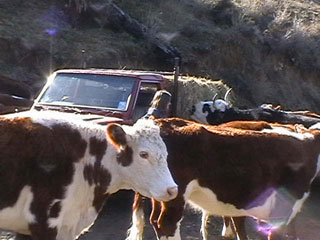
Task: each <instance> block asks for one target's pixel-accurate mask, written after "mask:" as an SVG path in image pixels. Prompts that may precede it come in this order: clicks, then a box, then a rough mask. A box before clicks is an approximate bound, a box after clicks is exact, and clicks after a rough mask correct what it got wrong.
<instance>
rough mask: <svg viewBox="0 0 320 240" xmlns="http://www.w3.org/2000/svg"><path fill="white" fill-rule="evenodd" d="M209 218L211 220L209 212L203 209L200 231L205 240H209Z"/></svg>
mask: <svg viewBox="0 0 320 240" xmlns="http://www.w3.org/2000/svg"><path fill="white" fill-rule="evenodd" d="M208 220H209V214H208V213H207V212H205V211H202V219H201V229H200V232H201V234H202V239H203V240H208V231H207V223H208Z"/></svg>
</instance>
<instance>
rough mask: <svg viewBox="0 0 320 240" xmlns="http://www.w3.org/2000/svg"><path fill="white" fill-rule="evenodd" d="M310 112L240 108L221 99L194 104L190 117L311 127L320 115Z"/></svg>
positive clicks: (211, 121) (204, 120) (209, 121)
mask: <svg viewBox="0 0 320 240" xmlns="http://www.w3.org/2000/svg"><path fill="white" fill-rule="evenodd" d="M316 116H317V115H315V114H312V113H310V112H305V111H304V112H302V111H297V112H290V111H282V110H280V109H277V108H270V107H269V106H267V105H261V106H260V107H258V108H253V109H238V108H233V107H230V106H229V104H228V103H227V102H226V101H224V100H221V99H217V100H215V101H206V102H200V103H197V104H196V105H193V106H192V109H191V115H190V118H191V119H192V120H194V121H197V122H200V123H205V124H211V125H218V124H221V123H226V122H230V121H239V120H240V121H266V122H271V123H282V124H303V125H304V126H305V127H310V126H312V125H314V124H316V123H318V122H320V119H319V117H316Z"/></svg>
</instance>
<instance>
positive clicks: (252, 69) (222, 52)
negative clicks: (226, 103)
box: [0, 0, 320, 112]
mask: <svg viewBox="0 0 320 240" xmlns="http://www.w3.org/2000/svg"><path fill="white" fill-rule="evenodd" d="M70 2H71V5H69V3H70ZM76 3H77V5H76ZM83 4H84V5H83ZM319 18H320V4H319V1H316V0H301V1H296V0H280V1H275V0H265V1H261V0H260V1H259V0H241V1H240V0H137V1H125V0H114V1H104V0H90V1H89V0H87V1H85V0H81V1H80V0H74V1H69V0H68V1H67V0H66V1H61V0H42V1H37V0H28V1H23V0H2V1H0V53H1V54H0V74H2V75H6V76H9V77H12V78H15V79H21V80H22V81H24V82H28V83H29V85H30V86H32V87H33V90H34V91H35V92H36V91H37V90H38V89H39V88H40V87H41V86H42V85H43V83H44V79H45V77H46V76H47V75H48V74H49V72H50V71H51V70H52V69H55V68H61V67H81V66H82V65H83V64H84V63H85V64H86V65H87V66H88V67H106V68H109V67H112V68H124V67H125V68H138V69H153V70H154V69H156V70H171V68H172V61H171V60H172V56H173V55H175V54H176V55H180V56H181V57H182V66H181V69H182V71H183V73H185V74H189V75H198V76H203V77H210V78H212V79H223V80H224V82H225V83H226V84H227V85H228V86H230V87H232V88H233V90H234V100H235V101H236V102H235V105H238V106H239V105H241V106H242V105H246V106H257V105H260V104H262V103H273V104H281V105H282V106H283V108H285V109H291V110H298V109H308V110H311V111H315V112H320V105H319V104H318V102H320V94H319V93H318V92H319V87H320V83H319V81H318V79H319V78H320V74H319V73H320V71H319V70H320V54H319V53H320V38H319V32H320V21H319V20H320V19H319ZM82 50H85V51H82Z"/></svg>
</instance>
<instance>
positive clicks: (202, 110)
mask: <svg viewBox="0 0 320 240" xmlns="http://www.w3.org/2000/svg"><path fill="white" fill-rule="evenodd" d="M214 111H215V108H214V106H213V101H206V102H199V103H197V104H195V105H193V106H192V109H191V115H190V118H191V119H192V120H194V121H196V122H200V123H206V124H208V121H207V116H208V115H209V113H212V112H214Z"/></svg>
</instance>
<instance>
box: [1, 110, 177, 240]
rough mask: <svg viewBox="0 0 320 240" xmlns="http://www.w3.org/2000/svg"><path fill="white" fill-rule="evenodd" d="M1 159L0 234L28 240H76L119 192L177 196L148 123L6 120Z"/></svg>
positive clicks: (53, 117) (61, 117)
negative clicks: (11, 233)
mask: <svg viewBox="0 0 320 240" xmlns="http://www.w3.org/2000/svg"><path fill="white" fill-rule="evenodd" d="M4 116H5V115H4ZM19 116H21V117H19ZM22 116H23V117H22ZM0 153H1V157H0V182H1V187H0V228H1V229H7V230H12V231H15V232H17V233H20V234H24V235H30V236H31V238H32V239H33V240H44V239H45V240H73V239H75V238H77V236H79V235H80V234H81V233H82V231H83V230H84V229H86V228H88V227H90V225H92V224H93V222H94V220H95V219H96V217H97V214H98V212H99V211H100V209H101V208H102V205H103V203H104V201H105V199H106V198H107V196H108V195H109V194H112V193H115V192H117V191H118V190H120V189H133V190H135V191H137V192H140V193H141V194H143V195H145V196H147V197H152V198H155V199H157V200H158V201H168V200H171V199H173V198H175V197H176V196H177V193H178V190H177V185H176V184H175V182H174V181H173V179H172V177H171V175H170V172H169V170H168V167H167V162H166V157H167V150H166V146H165V144H164V142H163V141H162V139H161V137H160V135H159V127H157V126H156V125H154V123H153V122H152V121H151V120H141V121H139V122H137V123H136V124H135V125H134V126H131V127H130V126H120V125H117V124H109V125H108V126H107V127H103V126H98V125H93V124H89V123H85V122H82V121H79V120H77V119H76V115H73V114H66V113H64V114H62V113H57V112H52V113H50V112H48V111H47V112H36V113H35V114H32V113H31V112H30V113H23V114H20V115H19V114H16V115H11V116H9V115H8V116H7V117H1V118H0Z"/></svg>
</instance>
